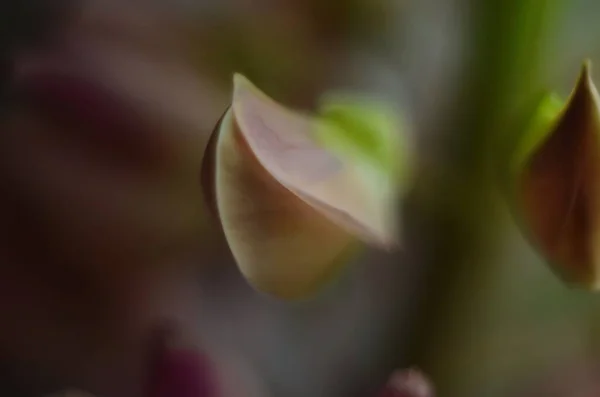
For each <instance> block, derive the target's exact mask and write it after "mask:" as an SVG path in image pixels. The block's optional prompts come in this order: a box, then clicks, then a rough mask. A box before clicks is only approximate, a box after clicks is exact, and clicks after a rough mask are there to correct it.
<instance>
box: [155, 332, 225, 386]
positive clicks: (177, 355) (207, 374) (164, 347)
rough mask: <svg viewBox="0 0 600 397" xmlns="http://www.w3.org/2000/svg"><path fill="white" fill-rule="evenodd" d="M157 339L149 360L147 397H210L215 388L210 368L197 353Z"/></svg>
mask: <svg viewBox="0 0 600 397" xmlns="http://www.w3.org/2000/svg"><path fill="white" fill-rule="evenodd" d="M167 338H168V336H166V337H161V339H162V340H161V341H159V346H158V349H157V351H156V355H155V356H154V357H153V363H152V368H151V370H150V379H149V381H148V391H147V393H146V395H147V396H148V397H213V396H217V394H218V393H217V385H216V378H215V374H214V370H213V367H212V365H211V363H210V362H209V360H208V359H207V357H206V356H205V355H204V354H202V353H201V352H200V351H198V350H197V349H194V348H193V347H187V346H176V345H174V344H172V343H170V340H168V339H167Z"/></svg>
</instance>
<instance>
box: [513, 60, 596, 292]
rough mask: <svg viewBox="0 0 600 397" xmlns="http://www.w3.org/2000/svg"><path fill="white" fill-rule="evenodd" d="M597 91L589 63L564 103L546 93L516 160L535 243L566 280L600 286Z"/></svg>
mask: <svg viewBox="0 0 600 397" xmlns="http://www.w3.org/2000/svg"><path fill="white" fill-rule="evenodd" d="M599 134H600V109H599V100H598V92H597V90H596V87H595V86H594V83H593V82H592V79H591V74H590V64H589V62H587V63H585V65H584V66H583V69H582V71H581V75H580V77H579V81H578V83H577V86H576V87H575V89H574V90H573V92H572V94H571V96H570V98H569V99H568V101H567V102H566V104H565V105H564V106H560V102H559V101H558V100H556V99H555V98H554V97H547V98H546V100H545V101H543V102H542V104H541V105H540V107H539V108H538V111H537V113H536V114H535V116H534V119H533V122H532V124H531V126H530V128H529V129H528V131H527V133H526V135H525V136H524V138H523V140H522V143H521V145H520V147H519V149H518V152H517V155H516V156H515V159H514V163H513V171H514V172H515V176H516V186H515V188H516V191H515V193H516V200H517V203H518V206H519V212H520V214H521V216H522V218H523V227H524V228H525V229H526V230H527V232H528V234H529V237H530V239H531V240H532V242H533V243H534V244H535V245H536V246H537V247H538V248H539V250H540V251H541V252H542V254H543V255H544V256H545V257H546V258H547V259H548V260H549V262H550V263H551V264H552V267H553V268H554V269H555V270H556V271H557V273H558V274H559V275H560V276H561V277H562V278H563V279H564V280H565V281H566V282H568V283H570V284H574V285H578V286H584V287H586V288H591V289H595V288H597V287H598V286H600V283H599V281H600V280H599V277H600V274H599V270H600V262H599V260H600V246H599V245H598V244H597V242H598V241H599V240H598V238H599V237H600V234H599V231H600V229H599V224H598V221H599V220H600V218H599V212H598V208H596V207H597V206H598V203H599V201H598V199H599V197H598V193H599V190H598V188H599V187H600V185H599V182H600V179H599V178H600V172H599V171H600V146H599V145H600V140H599V137H600V135H599Z"/></svg>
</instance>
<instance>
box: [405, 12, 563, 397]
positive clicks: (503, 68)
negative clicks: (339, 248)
mask: <svg viewBox="0 0 600 397" xmlns="http://www.w3.org/2000/svg"><path fill="white" fill-rule="evenodd" d="M560 3H562V2H561V1H559V0H489V1H482V0H471V1H470V2H469V5H470V10H472V11H473V14H472V15H471V17H472V21H473V25H472V31H471V37H472V39H473V43H472V45H473V49H474V51H473V53H472V55H473V56H472V58H471V59H470V61H469V62H468V63H467V65H466V68H465V71H466V73H467V76H469V77H468V79H467V84H466V85H465V86H466V89H465V91H464V92H463V93H462V97H461V99H460V100H458V101H457V102H456V103H457V104H458V106H457V108H456V112H455V117H456V120H454V122H453V125H454V127H453V129H452V131H451V133H450V134H448V136H449V137H450V139H451V141H450V142H449V145H444V146H445V147H449V148H451V150H450V151H449V152H448V153H445V154H446V155H447V156H446V158H445V159H444V164H442V166H443V168H444V175H441V176H439V177H436V176H433V177H432V179H428V180H429V182H428V183H429V184H430V185H428V186H431V187H433V188H432V189H433V190H432V191H429V193H428V195H427V197H429V200H427V199H425V200H424V202H425V203H429V205H430V206H429V207H426V208H425V209H424V211H425V212H426V216H427V219H429V220H430V223H429V228H428V230H427V234H426V236H428V239H430V240H429V241H428V244H427V253H426V255H427V254H428V257H427V258H426V259H425V262H426V263H424V266H426V268H427V269H431V271H430V274H429V275H428V277H429V278H428V280H426V281H427V284H426V285H427V288H428V291H429V293H428V295H427V296H426V297H425V302H424V304H423V307H422V308H421V310H420V312H421V313H422V315H421V318H420V319H419V320H420V321H418V325H417V328H416V330H415V331H416V332H415V340H414V342H415V343H413V346H414V349H413V352H412V357H411V358H413V360H412V363H414V364H415V365H418V366H420V367H421V368H423V370H425V371H426V372H427V373H429V375H430V376H431V377H432V379H433V381H434V382H435V384H436V389H437V390H438V393H437V394H438V395H439V396H442V397H453V396H456V397H464V396H465V394H468V392H467V390H466V384H467V383H468V382H469V380H470V378H471V375H472V374H473V373H475V372H476V371H477V369H478V365H480V362H479V361H481V360H479V358H480V357H481V354H482V353H481V352H477V351H474V348H473V343H472V341H473V340H475V338H476V336H477V335H476V333H475V332H476V328H477V325H478V322H480V321H482V318H483V317H482V316H483V315H484V313H485V311H486V288H487V287H486V285H489V283H490V282H492V280H491V279H492V278H493V277H492V276H493V273H494V272H493V269H494V265H495V263H494V260H493V258H494V257H495V256H496V255H495V254H496V253H497V246H496V245H497V244H496V242H497V241H499V239H500V237H501V234H500V233H499V232H501V231H502V229H503V228H502V222H501V219H502V218H501V217H500V216H499V211H498V209H499V205H498V201H499V200H498V197H497V195H496V193H495V191H496V190H495V187H494V184H493V182H494V178H493V175H494V164H495V162H496V160H497V158H496V156H497V149H495V148H496V147H497V146H498V144H499V143H500V142H502V140H506V139H507V137H508V136H507V132H508V131H505V130H506V125H507V121H508V119H509V117H510V115H511V113H512V112H513V110H514V108H515V107H518V106H520V105H521V104H523V103H525V102H526V100H527V99H528V98H529V97H530V95H532V94H534V93H535V91H536V89H537V88H539V87H540V83H541V82H542V81H543V79H544V77H543V75H542V73H543V68H542V66H543V60H544V57H543V56H542V55H543V52H544V51H543V45H544V44H545V43H546V42H547V36H548V34H549V30H548V27H549V26H550V22H551V20H552V18H553V17H554V16H555V15H557V14H556V11H557V10H558V7H559V4H560ZM503 127H504V128H503ZM440 198H443V199H440Z"/></svg>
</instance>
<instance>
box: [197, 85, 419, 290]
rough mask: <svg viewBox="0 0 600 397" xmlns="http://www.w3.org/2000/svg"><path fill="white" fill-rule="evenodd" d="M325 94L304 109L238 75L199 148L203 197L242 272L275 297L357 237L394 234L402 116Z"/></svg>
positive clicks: (375, 241) (310, 280) (334, 264)
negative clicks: (313, 111) (319, 107)
mask: <svg viewBox="0 0 600 397" xmlns="http://www.w3.org/2000/svg"><path fill="white" fill-rule="evenodd" d="M332 103H333V102H331V101H330V102H327V104H326V106H324V107H325V109H326V110H325V112H324V114H323V115H322V116H319V117H317V116H308V115H304V114H301V113H299V112H294V111H291V110H289V109H286V108H284V107H283V106H281V105H279V104H278V103H276V102H275V101H273V100H272V99H270V98H269V97H267V96H266V95H265V94H264V93H262V92H260V91H259V90H258V89H257V88H256V87H254V86H253V85H252V84H251V83H250V82H249V81H248V80H247V79H246V78H244V77H242V76H240V75H236V76H235V78H234V91H233V101H232V105H231V107H230V108H229V109H228V110H227V112H226V113H225V115H224V116H223V118H222V119H221V121H220V122H219V124H218V126H217V128H216V130H215V132H214V134H213V136H212V138H211V142H210V143H209V146H208V148H207V153H206V154H205V160H204V166H203V185H204V190H205V193H206V196H207V200H208V202H209V203H210V204H211V206H212V207H213V209H214V210H215V213H216V214H217V216H218V219H219V222H220V225H221V227H222V229H223V232H224V235H225V238H226V239H227V242H228V244H229V247H230V249H231V251H232V253H233V256H234V258H235V260H236V262H237V263H238V265H239V268H240V270H241V272H242V273H243V275H244V276H245V277H246V278H247V279H248V280H249V282H250V283H251V284H252V285H253V286H255V287H256V288H257V289H259V290H261V291H264V292H266V293H270V294H273V295H275V296H278V297H282V298H289V299H293V298H298V297H301V296H304V295H306V294H308V293H310V292H313V291H315V290H316V289H317V288H318V287H319V286H320V285H322V283H323V282H325V281H327V280H329V279H330V277H331V276H332V275H333V274H334V273H335V272H336V270H337V269H338V267H339V264H340V263H341V262H342V261H343V259H345V255H347V253H348V252H349V251H350V250H351V249H352V248H353V247H356V246H357V244H356V243H357V242H359V241H362V242H366V243H368V244H371V245H374V246H378V247H382V248H388V249H389V248H392V247H394V246H395V245H396V244H397V242H398V231H397V227H396V223H397V210H396V208H397V199H398V195H399V193H400V192H401V189H400V187H401V186H402V185H403V183H405V182H406V178H403V176H405V175H404V174H402V173H401V172H399V170H400V169H403V170H406V169H407V167H397V165H399V164H402V165H403V164H404V163H403V162H402V161H399V160H402V159H403V160H406V158H407V156H406V153H404V152H405V149H406V148H405V147H404V146H402V145H401V144H400V143H401V139H400V134H399V133H400V132H401V131H400V128H401V126H400V123H399V122H397V120H396V119H395V118H394V117H391V116H390V114H391V115H392V116H393V113H391V112H385V111H379V109H380V107H378V106H377V105H374V107H371V108H369V107H367V106H365V105H363V103H366V102H361V101H353V100H348V101H346V102H339V101H338V105H336V106H337V107H336V106H333V105H332ZM356 109H361V110H362V113H361V112H354V110H356ZM334 114H336V115H338V116H339V117H337V116H336V117H333V116H332V115H334ZM388 116H389V117H391V120H392V121H389V120H388V118H387V117H388ZM377 120H379V121H380V122H381V123H380V124H377V123H374V121H377ZM386 121H387V123H388V124H384V122H386ZM380 127H381V128H380ZM381 129H386V131H387V134H385V133H382V132H381V131H380V130H381ZM392 137H393V138H392ZM392 159H393V160H392ZM390 164H393V165H390Z"/></svg>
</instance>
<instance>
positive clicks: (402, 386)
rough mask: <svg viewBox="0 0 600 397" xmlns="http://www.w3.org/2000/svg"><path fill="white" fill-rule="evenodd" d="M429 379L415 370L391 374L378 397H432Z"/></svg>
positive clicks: (432, 391) (433, 394)
mask: <svg viewBox="0 0 600 397" xmlns="http://www.w3.org/2000/svg"><path fill="white" fill-rule="evenodd" d="M434 396H435V393H434V390H433V386H432V384H431V382H430V381H429V379H427V378H426V377H425V375H424V374H423V373H421V372H420V371H418V370H416V369H412V368H411V369H407V370H399V371H396V372H394V373H393V374H392V376H391V377H390V379H389V380H388V383H387V384H386V386H385V387H384V388H383V390H382V391H381V393H380V394H379V395H378V397H434Z"/></svg>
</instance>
